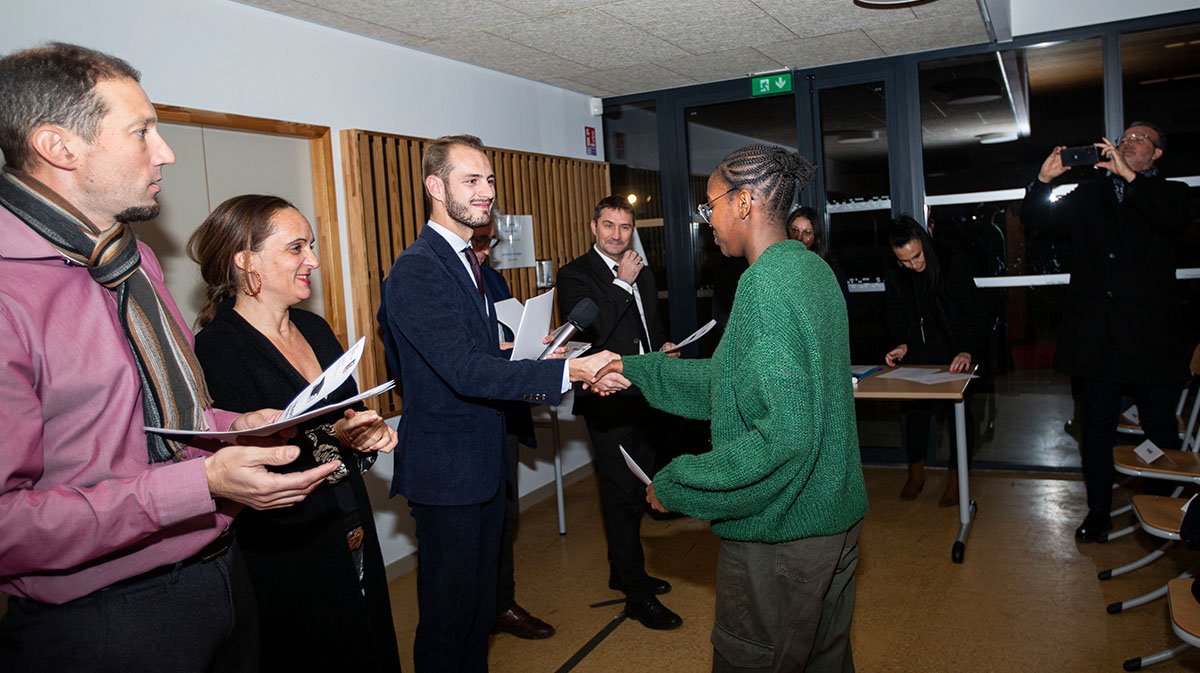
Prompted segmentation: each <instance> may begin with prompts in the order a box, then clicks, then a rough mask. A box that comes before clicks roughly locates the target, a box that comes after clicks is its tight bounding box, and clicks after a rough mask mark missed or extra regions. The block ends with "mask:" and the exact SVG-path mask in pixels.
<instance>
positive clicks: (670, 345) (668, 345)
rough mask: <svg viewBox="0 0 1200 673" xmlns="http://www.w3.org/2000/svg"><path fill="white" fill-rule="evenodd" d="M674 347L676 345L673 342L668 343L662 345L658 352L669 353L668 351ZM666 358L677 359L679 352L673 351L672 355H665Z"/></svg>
mask: <svg viewBox="0 0 1200 673" xmlns="http://www.w3.org/2000/svg"><path fill="white" fill-rule="evenodd" d="M675 345H676V344H675V342H674V341H668V342H667V343H665V344H663V345H662V348H660V349H659V350H660V351H669V350H671V349H672V348H675ZM667 357H669V358H677V357H679V351H675V352H674V353H667Z"/></svg>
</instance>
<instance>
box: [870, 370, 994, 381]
mask: <svg viewBox="0 0 1200 673" xmlns="http://www.w3.org/2000/svg"><path fill="white" fill-rule="evenodd" d="M875 377H876V378H880V379H898V380H901V381H911V382H913V383H921V384H924V385H934V384H938V383H948V382H950V381H963V380H965V379H975V378H979V377H978V376H976V375H974V374H968V373H966V372H961V373H958V374H955V373H951V372H943V371H938V370H936V369H922V368H918V367H896V368H895V369H893V370H891V371H886V372H883V373H882V374H876V375H875Z"/></svg>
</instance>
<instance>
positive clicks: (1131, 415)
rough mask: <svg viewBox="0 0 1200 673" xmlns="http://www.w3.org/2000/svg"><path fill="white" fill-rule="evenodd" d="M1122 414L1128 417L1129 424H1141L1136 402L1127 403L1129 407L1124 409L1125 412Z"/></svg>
mask: <svg viewBox="0 0 1200 673" xmlns="http://www.w3.org/2000/svg"><path fill="white" fill-rule="evenodd" d="M1122 415H1123V416H1124V417H1125V418H1127V419H1129V423H1130V425H1141V423H1142V419H1141V418H1139V417H1138V408H1137V405H1136V404H1131V405H1129V408H1128V409H1126V410H1125V413H1124V414H1122Z"/></svg>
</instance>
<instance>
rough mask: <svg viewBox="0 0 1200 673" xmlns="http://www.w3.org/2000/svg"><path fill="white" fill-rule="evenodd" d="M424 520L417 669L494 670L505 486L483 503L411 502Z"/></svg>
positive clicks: (446, 672) (420, 527)
mask: <svg viewBox="0 0 1200 673" xmlns="http://www.w3.org/2000/svg"><path fill="white" fill-rule="evenodd" d="M409 505H410V506H411V508H412V515H413V519H415V520H416V523H417V610H418V615H419V620H418V622H417V635H416V641H415V643H414V644H413V666H414V668H415V669H416V673H435V672H436V673H483V672H486V671H487V653H488V636H489V634H491V631H492V625H493V624H494V623H495V621H496V573H497V568H498V567H499V563H500V559H499V556H500V536H501V534H502V533H503V529H504V488H503V485H502V486H501V487H500V488H497V489H496V493H495V494H493V495H492V497H491V499H489V500H488V501H486V502H482V503H479V504H475V505H454V506H446V505H422V504H418V503H414V502H412V501H409Z"/></svg>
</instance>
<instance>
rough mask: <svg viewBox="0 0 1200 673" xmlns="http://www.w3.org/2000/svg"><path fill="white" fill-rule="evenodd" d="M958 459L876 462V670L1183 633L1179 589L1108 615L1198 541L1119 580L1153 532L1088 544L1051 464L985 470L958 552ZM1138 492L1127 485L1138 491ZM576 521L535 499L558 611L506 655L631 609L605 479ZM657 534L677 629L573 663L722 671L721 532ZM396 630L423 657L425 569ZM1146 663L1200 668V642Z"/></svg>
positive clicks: (1159, 640) (989, 663)
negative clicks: (1174, 626)
mask: <svg viewBox="0 0 1200 673" xmlns="http://www.w3.org/2000/svg"><path fill="white" fill-rule="evenodd" d="M943 475H944V473H938V472H934V473H933V474H932V475H931V479H930V480H929V482H928V483H927V486H926V490H925V493H924V494H923V495H922V496H921V498H920V499H918V500H917V501H915V502H901V501H900V500H899V499H898V498H897V493H898V492H899V489H900V486H901V484H902V483H903V473H902V472H901V471H900V470H895V469H887V468H868V469H867V471H866V476H867V485H868V490H869V495H870V501H871V510H870V513H869V514H868V515H867V520H866V524H865V527H864V532H863V536H862V542H861V547H860V551H861V563H860V566H859V571H858V605H857V609H856V612H855V619H854V627H853V632H852V641H853V647H854V656H855V662H856V664H857V667H858V670H859V671H864V672H871V673H874V672H887V671H896V672H906V673H907V672H926V671H929V672H937V671H954V672H960V671H970V672H980V673H982V672H986V671H997V672H1000V671H1004V672H1008V671H1053V672H1068V673H1069V672H1091V671H1114V672H1115V671H1120V670H1121V663H1122V662H1123V661H1124V660H1125V659H1127V658H1129V657H1133V656H1137V655H1142V654H1149V653H1151V652H1154V651H1157V650H1159V649H1163V648H1165V647H1168V646H1170V645H1173V644H1175V643H1176V642H1177V641H1176V640H1175V638H1174V636H1173V635H1172V634H1171V632H1170V629H1169V627H1168V624H1167V610H1166V605H1165V603H1164V602H1162V601H1160V602H1157V603H1153V604H1150V605H1146V606H1142V607H1138V608H1134V609H1132V610H1129V611H1128V612H1126V613H1124V614H1120V615H1109V614H1106V612H1105V606H1106V605H1107V604H1108V603H1110V602H1113V601H1118V600H1122V599H1124V598H1129V597H1132V596H1134V595H1137V594H1140V593H1143V592H1145V591H1149V590H1150V589H1152V588H1154V587H1156V586H1158V585H1159V584H1161V583H1163V582H1165V581H1166V580H1167V579H1168V578H1169V577H1173V576H1175V574H1177V573H1179V572H1181V571H1182V570H1183V569H1184V568H1185V567H1186V566H1187V565H1188V564H1189V563H1190V562H1191V560H1192V557H1193V556H1195V554H1193V553H1191V552H1188V551H1187V550H1184V549H1177V550H1174V551H1173V552H1171V553H1170V554H1169V555H1168V556H1167V558H1165V559H1163V560H1160V561H1159V562H1158V563H1156V564H1154V565H1151V566H1150V567H1147V568H1143V569H1142V570H1139V571H1136V572H1134V573H1132V574H1130V575H1126V576H1123V577H1119V578H1116V579H1113V580H1110V581H1108V582H1100V581H1098V580H1097V579H1096V573H1097V572H1098V571H1099V570H1101V569H1104V568H1107V567H1110V566H1115V565H1120V564H1122V563H1125V562H1128V561H1129V560H1132V559H1133V558H1135V557H1137V556H1140V555H1141V554H1142V553H1144V552H1145V551H1146V550H1149V549H1151V548H1152V543H1151V542H1150V541H1149V538H1147V537H1146V536H1144V535H1136V536H1131V537H1127V538H1124V539H1121V540H1118V541H1114V542H1112V543H1110V544H1106V545H1077V544H1076V543H1075V541H1074V539H1073V538H1072V535H1071V533H1072V530H1073V528H1074V526H1075V525H1076V524H1077V523H1078V521H1079V520H1080V519H1081V518H1082V514H1083V513H1084V505H1083V484H1082V483H1081V482H1079V481H1077V480H1074V479H1059V478H1047V477H1046V476H1044V475H1026V474H1008V473H977V474H973V475H972V496H973V497H974V498H975V499H976V500H977V501H978V502H979V515H978V518H977V521H976V524H975V527H974V529H973V530H972V532H971V538H970V541H969V543H968V546H967V552H966V562H965V563H964V564H963V565H954V564H952V563H951V562H950V546H951V542H952V541H953V539H954V535H955V533H956V531H957V527H958V523H957V510H955V509H940V508H938V507H937V505H936V503H937V498H938V496H939V495H940V492H941V488H942V486H943V481H942V480H943V479H944V476H943ZM1124 497H1126V496H1124V495H1122V496H1119V497H1118V499H1119V500H1121V499H1124ZM567 512H568V526H569V531H568V534H567V535H565V536H561V537H560V536H559V535H558V533H557V528H556V523H555V512H554V504H553V501H552V500H550V501H545V502H543V503H539V504H538V505H536V506H534V507H532V508H530V509H528V510H527V511H526V512H524V513H523V514H522V521H521V526H522V528H521V532H520V535H519V536H518V549H517V555H518V560H517V572H518V578H517V595H518V600H519V601H520V602H521V603H522V604H523V605H524V606H525V607H526V608H528V609H530V610H531V611H532V612H534V613H535V614H537V615H539V616H541V617H542V618H544V619H546V620H547V621H549V622H551V623H552V624H554V625H555V626H556V627H557V628H558V633H557V634H556V635H555V636H554V637H553V638H550V639H549V640H545V641H523V640H519V639H516V638H513V637H511V636H508V635H499V636H496V637H494V638H493V639H492V648H491V658H490V662H491V670H492V671H493V672H495V673H505V672H509V671H511V672H521V673H525V672H540V671H546V672H554V671H558V670H560V667H561V666H562V665H563V663H564V662H567V661H568V660H569V659H570V658H571V656H572V655H573V654H574V653H575V652H576V651H577V650H578V649H579V648H580V647H582V646H583V645H584V644H585V643H586V642H587V641H588V640H589V639H591V638H592V637H593V636H594V635H595V634H596V633H597V632H599V631H600V630H601V629H602V628H603V627H604V626H605V625H606V624H607V623H608V622H609V621H610V620H611V619H612V618H613V617H615V616H616V615H617V614H618V613H619V612H620V606H607V607H601V608H590V607H589V604H591V603H594V602H597V601H602V600H605V599H610V598H614V597H616V594H615V593H614V592H612V591H609V590H608V588H607V586H606V579H607V570H606V568H605V562H604V558H605V557H604V542H603V537H602V535H601V534H600V524H599V513H598V506H597V504H596V495H595V483H594V480H593V479H592V478H589V479H586V480H584V481H582V482H580V483H578V484H576V485H574V486H572V487H570V488H569V489H568V490H567ZM643 530H644V533H643V537H644V540H645V546H646V551H647V557H648V559H649V566H650V570H651V572H652V573H653V574H655V575H658V576H661V577H664V578H667V579H669V580H670V581H671V582H672V584H674V587H675V588H674V590H673V591H672V592H671V593H670V594H668V595H666V596H664V597H663V598H664V602H665V603H666V604H667V605H668V606H670V607H671V608H672V609H674V610H676V611H677V612H679V613H680V614H681V615H682V616H683V618H684V625H683V627H682V628H680V629H679V630H677V631H671V632H653V631H650V630H648V629H646V628H644V627H642V626H641V625H640V624H637V623H632V622H624V623H621V624H620V626H618V627H617V628H616V630H615V631H614V632H613V633H612V634H611V635H610V636H608V638H606V639H605V640H604V641H603V642H602V643H600V645H599V646H598V647H596V649H595V650H594V651H593V652H592V653H591V654H590V655H588V656H587V657H585V658H584V659H583V661H582V662H581V663H579V664H578V666H576V667H575V668H574V669H573V670H575V671H578V672H580V673H587V672H601V671H603V672H608V671H635V672H636V671H646V672H650V671H653V672H654V673H670V672H673V671H678V672H681V673H682V672H688V673H694V672H696V671H707V670H708V669H709V666H710V662H711V646H710V645H709V642H708V632H709V629H710V628H711V625H712V613H713V596H714V593H713V578H714V568H715V555H716V549H717V540H716V538H715V537H714V536H713V535H712V533H711V532H710V531H709V530H708V526H707V525H706V524H704V523H701V522H697V521H692V520H688V519H682V520H674V521H666V522H659V521H651V520H646V522H645V524H644V529H643ZM391 589H392V601H393V609H394V612H395V616H396V624H397V635H398V637H399V641H400V645H401V653H402V658H403V660H404V661H405V666H406V670H411V666H410V664H409V662H411V651H412V635H413V630H414V628H415V626H416V624H415V620H416V614H415V612H416V588H415V577H414V576H413V575H411V574H410V575H408V576H406V577H403V578H401V579H399V580H397V581H396V582H394V583H393V584H392V586H391ZM1146 670H1149V671H1155V672H1163V673H1166V672H1170V671H1200V654H1197V653H1196V652H1195V651H1190V652H1188V653H1186V654H1185V655H1184V656H1182V657H1181V658H1179V659H1177V660H1176V661H1174V662H1168V663H1165V664H1159V665H1157V666H1154V667H1150V668H1148V669H1146Z"/></svg>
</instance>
